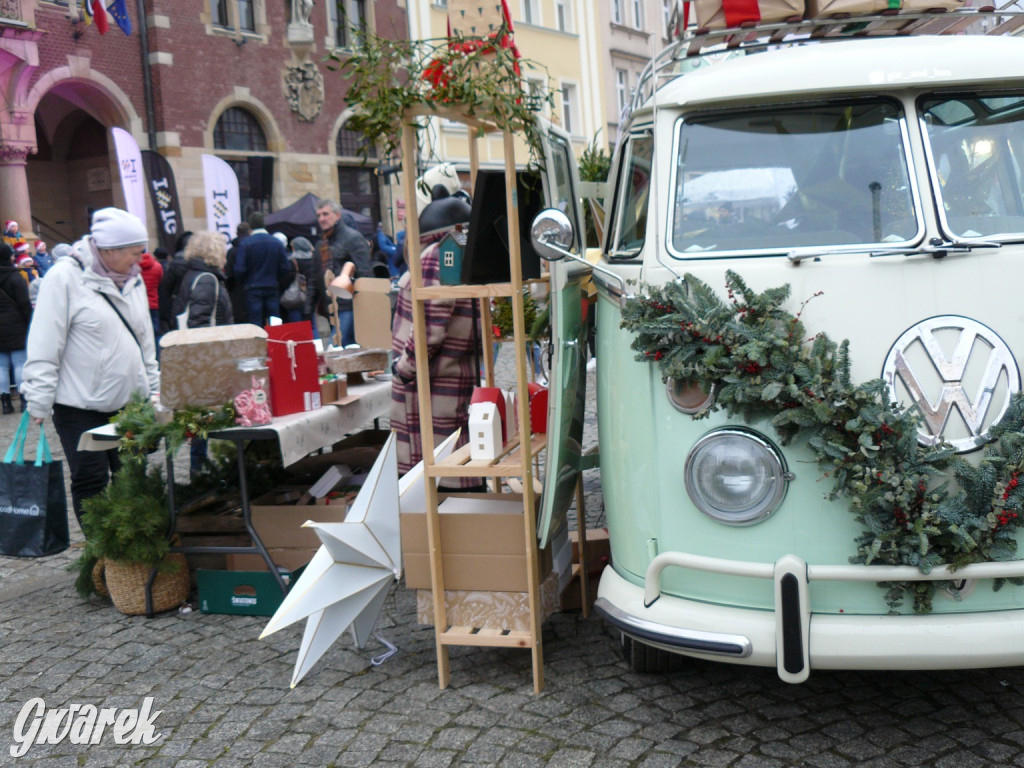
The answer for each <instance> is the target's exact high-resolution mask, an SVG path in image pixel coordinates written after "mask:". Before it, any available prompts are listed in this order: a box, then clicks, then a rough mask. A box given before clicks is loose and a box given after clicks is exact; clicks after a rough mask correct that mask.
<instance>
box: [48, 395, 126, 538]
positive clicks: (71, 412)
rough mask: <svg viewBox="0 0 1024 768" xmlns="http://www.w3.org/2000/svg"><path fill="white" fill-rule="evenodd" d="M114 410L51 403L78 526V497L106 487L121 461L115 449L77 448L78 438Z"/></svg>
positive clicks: (86, 496) (80, 517)
mask: <svg viewBox="0 0 1024 768" xmlns="http://www.w3.org/2000/svg"><path fill="white" fill-rule="evenodd" d="M114 413H116V411H114V412H111V413H101V412H100V411H86V410H83V409H82V408H72V407H71V406H69V405H59V404H55V405H54V406H53V426H54V428H55V429H56V430H57V436H58V437H60V444H61V447H63V448H64V457H65V458H66V459H67V462H68V469H69V470H70V471H71V503H72V506H73V507H74V510H75V517H77V518H78V524H79V525H81V524H82V500H83V499H88V498H89V497H90V496H95V495H96V494H97V493H100V492H101V491H102V490H103V489H104V488H106V487H107V483H109V482H110V478H111V476H112V475H113V474H114V473H115V472H116V471H117V470H118V468H119V467H120V466H121V460H120V458H119V457H118V455H117V450H116V449H114V450H110V451H80V450H78V439H79V438H80V437H81V436H82V434H83V433H85V432H87V431H89V430H90V429H93V428H95V427H102V426H103V425H104V424H109V423H110V418H111V417H112V416H113V415H114Z"/></svg>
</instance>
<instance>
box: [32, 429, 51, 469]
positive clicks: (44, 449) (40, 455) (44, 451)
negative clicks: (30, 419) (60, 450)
mask: <svg viewBox="0 0 1024 768" xmlns="http://www.w3.org/2000/svg"><path fill="white" fill-rule="evenodd" d="M52 462H53V455H52V454H51V453H50V443H49V442H48V441H47V439H46V432H44V431H43V425H42V423H40V424H39V444H38V445H37V446H36V466H37V467H41V466H43V464H50V463H52Z"/></svg>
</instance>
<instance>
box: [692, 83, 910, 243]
mask: <svg viewBox="0 0 1024 768" xmlns="http://www.w3.org/2000/svg"><path fill="white" fill-rule="evenodd" d="M905 144H906V132H905V130H904V121H903V111H902V108H901V106H900V104H899V103H897V102H895V101H891V100H887V99H878V100H871V101H864V100H857V101H849V102H846V103H842V102H840V103H836V102H830V103H827V104H814V105H805V106H795V107H774V108H771V109H763V110H745V111H744V112H742V113H735V114H728V115H720V116H719V115H716V116H709V117H697V118H687V119H685V120H684V121H681V123H680V125H679V130H678V143H677V147H678V150H677V160H676V168H675V184H674V193H675V197H674V206H673V214H672V222H673V226H672V246H673V251H674V252H675V255H676V256H678V257H681V258H687V257H693V256H699V255H701V254H702V253H705V252H711V253H709V254H708V255H714V254H717V253H720V252H723V251H745V252H746V251H764V250H772V251H775V252H778V251H787V252H788V251H790V250H792V249H795V248H801V247H816V246H817V247H820V246H843V245H863V244H874V243H884V244H894V243H907V242H909V241H911V240H913V239H915V238H916V237H917V235H918V232H919V230H920V223H919V221H918V217H917V216H916V215H915V208H914V195H913V189H912V186H911V182H910V174H909V171H908V168H907V162H906V147H905Z"/></svg>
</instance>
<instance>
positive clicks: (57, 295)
mask: <svg viewBox="0 0 1024 768" xmlns="http://www.w3.org/2000/svg"><path fill="white" fill-rule="evenodd" d="M93 249H94V246H93V245H92V238H91V237H89V236H86V237H85V238H83V239H82V240H80V241H78V242H77V243H75V246H74V257H73V258H66V259H60V260H59V261H58V262H57V263H56V264H54V266H53V267H51V268H50V270H49V271H48V272H47V273H46V279H45V280H43V281H42V285H41V286H40V287H39V298H38V300H37V302H36V311H35V313H34V315H33V318H32V325H31V326H30V327H29V331H28V344H27V357H28V360H27V361H26V363H25V368H24V383H23V384H22V387H21V389H22V393H23V395H24V397H25V399H26V400H27V401H28V411H29V413H30V414H31V415H32V416H35V417H37V418H48V417H49V416H50V410H51V408H52V407H53V404H54V403H60V404H61V405H69V406H72V407H74V408H84V409H87V410H91V411H102V412H112V411H116V410H119V409H120V408H122V407H123V406H124V405H125V404H126V403H127V402H128V399H129V398H130V397H131V395H132V393H133V392H136V391H140V392H142V393H143V394H145V395H149V394H150V393H151V392H156V391H157V390H158V389H159V386H160V372H159V368H158V367H157V362H156V347H155V344H154V342H153V322H152V320H151V318H150V314H149V302H148V300H147V298H146V286H145V284H144V283H143V281H142V277H141V276H138V277H134V278H131V279H130V280H129V281H128V282H127V283H125V286H124V291H123V292H122V291H119V290H118V289H117V286H116V285H114V282H113V281H112V280H110V279H109V278H107V277H102V276H100V275H98V274H97V273H96V272H94V271H93V269H92V261H93V258H94V257H95V252H94V250H93ZM104 295H106V296H109V297H110V299H111V301H113V303H114V306H116V307H117V308H118V309H119V310H120V312H121V314H122V315H124V318H125V320H127V321H128V323H129V324H130V325H131V327H132V330H133V331H134V332H135V337H136V338H137V339H138V342H139V343H138V344H136V342H135V339H133V338H132V336H131V334H130V333H129V332H128V329H127V328H125V326H124V323H122V322H121V319H120V318H119V317H118V316H117V313H116V312H114V310H113V308H112V307H111V306H110V304H108V303H107V301H106V300H105V299H104V298H103V296H104ZM140 345H141V349H140Z"/></svg>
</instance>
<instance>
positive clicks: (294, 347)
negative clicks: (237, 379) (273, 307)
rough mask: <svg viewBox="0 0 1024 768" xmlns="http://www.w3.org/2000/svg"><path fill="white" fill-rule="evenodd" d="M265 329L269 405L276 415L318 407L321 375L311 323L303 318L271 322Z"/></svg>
mask: <svg viewBox="0 0 1024 768" xmlns="http://www.w3.org/2000/svg"><path fill="white" fill-rule="evenodd" d="M266 332H267V360H268V365H269V367H270V408H271V410H272V411H273V412H274V416H287V415H288V414H289V413H301V412H302V411H314V410H316V409H317V408H319V407H320V377H319V376H318V375H317V360H316V346H315V345H314V344H313V328H312V326H311V325H310V324H309V323H308V322H306V321H305V320H303V321H302V322H300V323H284V324H283V325H268V326H267V327H266Z"/></svg>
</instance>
